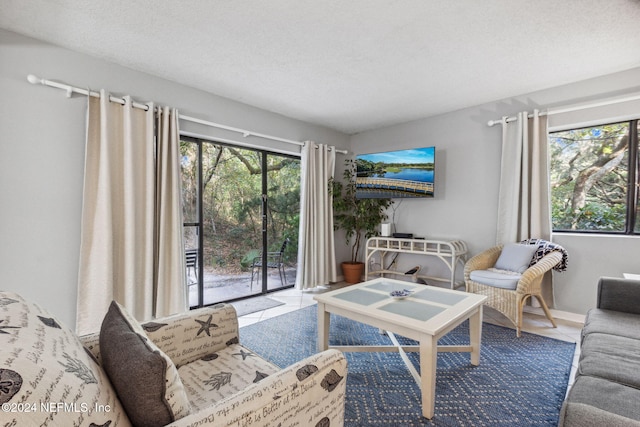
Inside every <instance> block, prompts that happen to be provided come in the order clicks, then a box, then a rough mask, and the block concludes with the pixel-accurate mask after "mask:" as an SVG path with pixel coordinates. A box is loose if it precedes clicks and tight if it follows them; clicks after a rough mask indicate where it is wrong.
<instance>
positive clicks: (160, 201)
mask: <svg viewBox="0 0 640 427" xmlns="http://www.w3.org/2000/svg"><path fill="white" fill-rule="evenodd" d="M124 99H125V105H120V104H118V103H112V102H110V101H109V94H108V93H106V92H105V91H102V92H101V96H100V98H99V99H96V98H92V97H89V106H88V112H87V140H86V153H85V177H84V192H83V208H82V236H81V245H80V266H79V275H78V303H77V316H76V320H77V321H76V329H77V331H78V333H80V334H84V333H90V332H95V331H97V330H99V329H100V325H101V322H102V318H103V315H104V313H106V311H107V308H108V305H109V303H110V302H111V300H112V299H115V300H116V301H118V302H119V303H121V304H122V305H123V306H125V307H126V308H127V309H128V310H130V312H131V313H132V314H133V315H134V316H135V317H136V318H137V319H139V320H141V321H144V320H149V319H151V318H153V317H154V316H155V315H158V316H159V315H164V314H170V313H173V312H179V311H183V310H184V309H185V308H186V303H185V301H186V299H185V292H186V291H185V290H184V288H185V286H184V277H185V274H184V249H183V247H182V246H183V245H182V237H181V231H182V215H181V211H180V208H179V206H180V204H179V200H180V187H179V186H180V181H179V171H178V169H177V168H178V164H177V162H178V159H177V158H175V157H174V160H171V159H170V157H169V156H176V155H177V153H178V150H179V148H178V147H177V144H179V141H178V139H177V135H178V133H177V112H176V111H172V112H170V111H168V110H166V109H164V110H162V111H161V113H160V114H159V119H158V123H156V122H155V113H154V105H153V103H149V104H148V105H147V107H148V110H147V111H145V110H143V109H139V108H134V107H133V105H132V100H131V98H130V97H125V98H124ZM172 116H173V117H172ZM156 128H157V130H158V131H159V134H158V136H157V142H158V144H157V147H156ZM164 131H166V133H165V132H164ZM156 150H157V159H158V161H159V163H158V165H156ZM172 161H173V162H174V163H176V165H175V166H171V165H170V163H171V162H172ZM176 173H177V174H178V175H176ZM165 174H166V175H165ZM156 176H157V177H158V178H156ZM156 181H157V182H156ZM159 195H160V196H159ZM176 205H177V206H176ZM178 233H180V236H178V235H177V234H178Z"/></svg>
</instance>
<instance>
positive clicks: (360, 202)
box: [329, 159, 393, 283]
mask: <svg viewBox="0 0 640 427" xmlns="http://www.w3.org/2000/svg"><path fill="white" fill-rule="evenodd" d="M345 166H346V167H345V171H344V173H343V175H342V176H343V181H342V182H341V181H337V180H335V179H332V180H331V181H330V182H329V191H330V192H331V195H332V198H333V219H334V228H335V229H336V230H338V229H342V230H344V231H345V238H346V243H347V246H351V259H350V261H345V262H343V263H342V272H343V274H344V280H345V282H347V283H358V282H359V281H360V278H361V277H362V271H363V270H364V263H363V262H359V261H358V260H359V255H360V245H361V243H362V239H363V238H364V239H365V240H366V239H368V238H370V237H373V236H376V235H378V231H377V227H378V225H379V224H380V223H381V222H383V221H384V220H386V219H387V214H386V213H385V209H386V208H388V207H389V206H391V204H392V203H393V201H392V200H391V199H377V198H367V199H358V198H357V197H356V162H355V160H353V159H346V160H345Z"/></svg>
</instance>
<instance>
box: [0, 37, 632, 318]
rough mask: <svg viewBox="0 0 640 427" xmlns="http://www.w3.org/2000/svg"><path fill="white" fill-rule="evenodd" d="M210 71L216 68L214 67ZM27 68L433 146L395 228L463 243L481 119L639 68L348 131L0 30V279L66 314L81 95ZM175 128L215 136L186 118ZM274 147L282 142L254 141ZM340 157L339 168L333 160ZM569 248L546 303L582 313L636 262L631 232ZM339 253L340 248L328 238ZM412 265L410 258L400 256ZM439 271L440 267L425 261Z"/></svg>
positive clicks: (251, 116) (287, 131)
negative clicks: (38, 81)
mask: <svg viewBox="0 0 640 427" xmlns="http://www.w3.org/2000/svg"><path fill="white" fill-rule="evenodd" d="M212 72H215V70H212ZM27 74H35V75H38V76H39V77H44V78H49V79H60V80H62V81H64V82H65V83H69V84H73V85H76V86H84V87H91V88H94V89H100V88H105V89H108V90H111V91H112V92H114V93H116V94H131V95H132V96H133V97H134V98H135V99H139V100H152V101H156V102H158V103H161V104H168V105H171V106H174V107H177V108H179V109H180V111H181V113H183V114H186V115H190V116H196V117H200V118H203V119H205V120H210V121H214V122H218V123H223V124H227V125H231V126H237V127H241V128H247V129H251V130H255V131H259V132H262V133H266V134H271V135H277V136H281V137H284V138H289V139H293V140H307V139H311V140H315V141H317V142H323V143H328V144H332V145H336V146H338V147H340V148H346V149H350V146H351V148H352V149H353V151H356V152H358V153H368V152H375V151H381V150H391V149H401V148H411V147H424V146H429V145H435V146H436V147H437V151H436V162H437V166H436V168H437V169H436V180H437V183H436V188H435V191H436V197H435V198H434V199H430V200H405V201H403V202H402V203H401V204H400V206H398V207H397V210H396V222H397V223H398V225H399V231H406V232H413V233H414V234H416V235H419V236H425V237H434V238H435V237H439V238H461V239H464V240H465V241H467V242H468V244H469V248H470V251H471V253H472V254H475V253H478V252H479V251H481V250H482V249H484V248H486V247H489V246H491V245H493V243H494V241H495V231H496V224H495V218H496V209H497V207H496V203H497V188H498V182H499V167H500V132H501V131H500V128H499V126H498V127H492V128H489V127H487V126H486V122H487V121H488V120H492V119H496V118H499V117H501V116H503V115H512V114H514V113H516V112H518V111H520V110H524V109H531V108H533V107H534V106H540V107H548V106H557V105H565V104H572V103H575V102H581V101H588V100H591V99H598V98H602V97H607V96H614V95H621V94H624V93H627V92H630V91H640V83H638V82H640V68H638V69H634V70H630V71H627V72H623V73H617V74H612V75H609V76H605V77H602V78H598V79H592V80H588V81H584V82H579V83H574V84H570V85H566V86H562V87H559V88H556V89H553V90H547V91H541V92H536V93H533V94H528V95H524V96H519V97H514V98H511V99H508V100H503V101H499V102H495V103H490V104H485V105H482V106H478V107H475V108H469V109H465V110H461V111H457V112H453V113H449V114H445V115H442V116H438V117H433V118H428V119H423V120H417V121H414V122H410V123H406V124H402V125H397V126H391V127H386V128H383V129H378V130H374V131H370V132H364V133H361V134H357V135H353V136H352V137H351V138H349V137H348V136H347V135H344V134H341V133H339V132H336V131H332V130H329V129H326V128H322V127H318V126H314V125H310V124H308V123H303V122H300V121H296V120H293V119H289V118H287V117H283V116H281V115H277V114H273V113H269V112H266V111H264V110H260V109H256V108H253V107H250V106H247V105H244V104H241V103H237V102H234V101H230V100H228V99H225V98H221V97H218V96H215V95H212V94H208V93H205V92H202V91H199V90H196V89H193V88H190V87H189V86H188V82H185V84H186V85H182V84H178V83H174V82H169V81H167V80H163V79H160V78H157V77H154V76H151V75H148V74H144V73H140V72H137V71H134V70H130V69H127V68H124V67H120V66H117V65H114V64H110V63H108V62H105V61H102V60H100V59H96V58H93V57H91V56H88V55H84V54H80V53H77V52H72V51H69V50H66V49H62V48H58V47H55V46H52V45H50V44H47V43H43V42H41V41H37V40H34V39H31V38H27V37H23V36H21V35H18V34H15V33H12V32H8V31H4V30H0V94H1V95H0V96H1V98H0V99H1V100H0V289H3V290H14V291H18V292H20V293H21V294H23V295H24V296H26V297H27V298H30V299H33V300H35V301H37V302H39V303H40V304H42V305H44V306H46V307H47V308H48V309H50V310H52V311H53V312H54V313H55V314H56V315H58V316H59V317H60V318H61V319H62V320H63V321H64V322H65V323H66V324H68V325H73V324H75V310H76V307H75V302H76V281H77V268H78V266H77V263H78V251H79V240H80V209H81V194H82V173H83V162H84V126H85V124H84V116H85V99H84V98H83V97H74V98H73V99H70V100H69V99H66V98H65V96H64V93H63V92H61V91H58V90H54V89H51V88H46V87H42V86H33V85H30V84H29V83H27V81H26V76H27ZM183 129H185V130H189V131H191V132H196V133H207V134H209V135H211V136H218V137H221V138H236V139H237V138H238V136H237V135H236V134H229V133H225V132H222V131H219V132H216V131H213V130H212V129H210V128H203V127H201V126H196V125H193V124H186V123H185V124H183ZM258 143H261V144H265V145H266V146H270V147H272V148H277V149H283V148H289V147H288V146H283V145H282V144H275V143H268V142H265V141H258ZM340 159H341V156H340V155H339V157H338V163H339V166H338V173H339V171H340V170H341V166H340V163H341V160H340ZM554 240H555V241H557V242H558V243H560V244H562V245H564V246H565V247H566V248H567V249H568V250H569V253H570V261H569V271H568V272H566V273H563V274H556V300H557V304H556V307H557V308H558V309H560V310H566V311H571V312H575V313H584V312H585V311H586V310H587V309H588V308H589V307H591V306H593V304H594V303H595V287H596V284H597V279H598V277H600V276H601V275H612V276H620V275H621V274H622V273H623V272H634V271H635V272H638V271H640V267H637V262H636V259H637V256H638V254H640V239H639V238H636V237H612V236H607V237H594V236H584V235H579V236H575V235H556V236H555V237H554ZM337 242H338V245H337V259H338V261H341V260H343V259H345V258H346V257H347V256H348V255H347V254H348V250H347V248H346V247H344V246H343V245H342V244H341V242H342V238H341V234H340V233H338V237H337ZM408 264H411V261H408ZM430 268H431V269H432V270H436V272H437V270H438V268H439V267H437V266H433V267H430Z"/></svg>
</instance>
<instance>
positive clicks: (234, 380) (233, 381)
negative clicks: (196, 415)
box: [178, 344, 280, 411]
mask: <svg viewBox="0 0 640 427" xmlns="http://www.w3.org/2000/svg"><path fill="white" fill-rule="evenodd" d="M278 371H280V368H278V367H277V366H275V365H274V364H272V363H270V362H268V361H266V360H264V359H263V358H261V357H260V356H258V355H257V354H255V353H254V352H253V351H251V350H249V349H248V348H246V347H243V346H242V345H240V344H232V345H230V346H229V347H226V348H224V349H222V350H219V351H217V352H215V353H212V354H210V355H208V356H204V357H203V358H201V359H198V360H195V361H193V362H191V363H187V364H185V365H182V366H181V367H179V368H178V373H179V374H180V378H181V379H182V383H183V384H184V387H185V390H186V392H187V397H188V399H189V402H190V404H191V407H192V408H193V409H194V410H196V411H197V410H200V409H204V408H207V407H209V406H211V404H213V403H215V402H217V401H219V400H222V399H224V398H225V397H229V396H231V395H233V394H236V393H238V392H239V391H242V390H244V389H245V388H246V387H247V386H249V385H251V384H253V383H256V382H259V381H260V380H261V379H262V378H264V377H266V376H268V375H271V374H275V373H276V372H278Z"/></svg>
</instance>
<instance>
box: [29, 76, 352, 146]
mask: <svg viewBox="0 0 640 427" xmlns="http://www.w3.org/2000/svg"><path fill="white" fill-rule="evenodd" d="M27 80H28V81H29V83H31V84H34V85H35V84H41V85H43V86H49V87H54V88H56V89H62V90H64V91H65V92H66V93H67V98H71V95H73V93H74V92H75V93H79V94H81V95H85V96H91V97H94V98H100V92H95V91H91V90H88V89H83V88H80V87H75V86H71V85H68V84H64V83H58V82H54V81H52V80H46V79H41V78H39V77H36V76H34V75H33V74H29V75H28V76H27ZM109 101H111V102H116V103H118V104H121V105H124V104H125V100H124V99H123V98H118V97H115V96H109ZM131 105H132V106H133V107H134V108H140V109H142V110H145V111H146V110H148V109H149V106H148V105H146V104H140V103H138V102H133V103H132V104H131ZM180 119H181V120H185V121H187V122H193V123H198V124H201V125H205V126H209V127H214V128H219V129H224V130H228V131H231V132H237V133H241V134H242V136H243V137H245V138H247V137H249V136H255V137H258V138H264V139H270V140H272V141H279V142H285V143H287V144H294V145H299V146H303V145H304V142H300V141H294V140H292V139H285V138H280V137H277V136H272V135H267V134H264V133H259V132H253V131H250V130H246V129H240V128H236V127H232V126H227V125H222V124H219V123H214V122H210V121H207V120H202V119H198V118H196V117H190V116H184V115H182V114H181V115H180ZM332 149H334V150H336V153H342V154H347V153H348V151H346V150H338V149H336V148H332Z"/></svg>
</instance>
